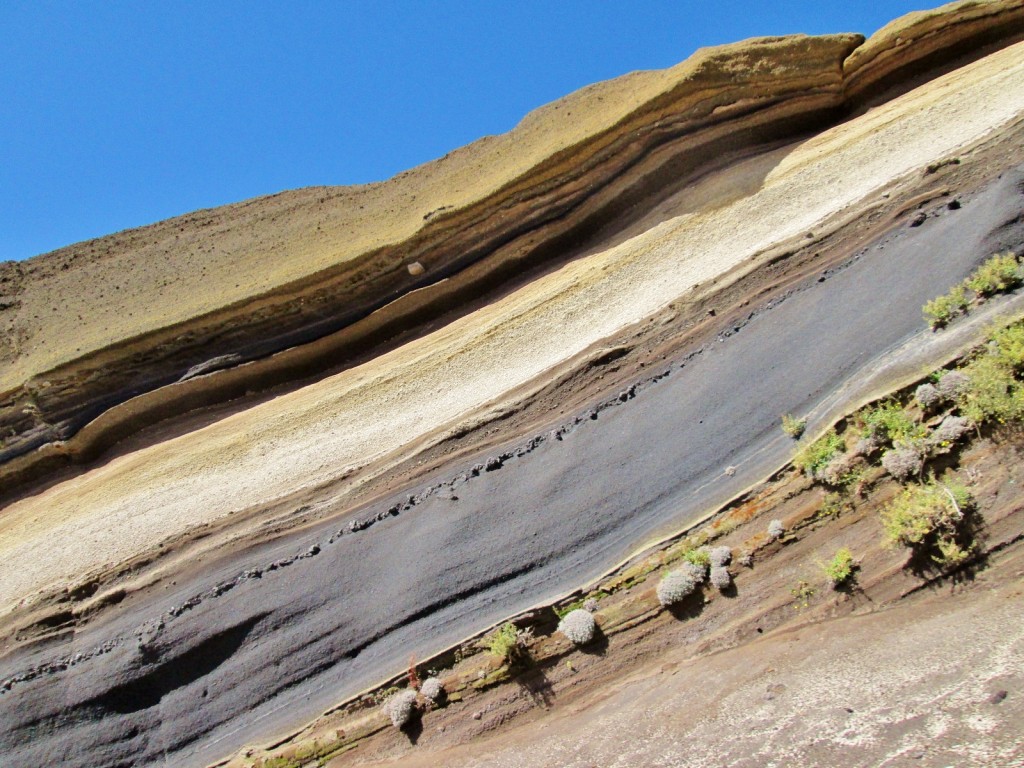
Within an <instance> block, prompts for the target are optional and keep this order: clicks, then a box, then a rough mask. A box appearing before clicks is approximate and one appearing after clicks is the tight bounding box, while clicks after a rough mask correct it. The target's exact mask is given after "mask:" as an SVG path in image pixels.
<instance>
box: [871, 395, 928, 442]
mask: <svg viewBox="0 0 1024 768" xmlns="http://www.w3.org/2000/svg"><path fill="white" fill-rule="evenodd" d="M860 419H861V422H862V423H863V425H864V429H863V434H864V436H865V437H867V436H869V435H877V436H879V437H882V438H884V439H885V440H886V441H887V442H890V443H895V442H897V441H901V442H910V441H913V440H919V439H921V438H923V437H925V436H926V435H927V434H928V430H927V429H926V428H925V427H924V426H922V425H921V424H918V423H917V422H916V421H914V419H913V417H911V415H910V414H909V413H907V412H906V411H905V410H904V409H903V406H902V405H900V404H899V403H898V402H896V401H895V400H887V401H885V402H884V403H879V404H878V405H875V406H873V407H871V408H868V409H866V410H865V411H863V412H862V413H861V414H860Z"/></svg>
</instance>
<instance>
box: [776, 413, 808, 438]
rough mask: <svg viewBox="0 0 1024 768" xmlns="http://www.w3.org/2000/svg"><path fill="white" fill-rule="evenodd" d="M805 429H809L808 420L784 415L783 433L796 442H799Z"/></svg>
mask: <svg viewBox="0 0 1024 768" xmlns="http://www.w3.org/2000/svg"><path fill="white" fill-rule="evenodd" d="M805 429H807V419H798V418H796V417H795V416H792V415H791V414H788V413H787V414H784V415H783V417H782V431H783V432H785V433H786V434H787V435H789V436H790V437H792V438H793V439H794V440H799V439H800V436H801V435H802V434H803V433H804V430H805Z"/></svg>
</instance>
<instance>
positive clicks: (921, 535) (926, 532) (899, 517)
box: [880, 479, 974, 547]
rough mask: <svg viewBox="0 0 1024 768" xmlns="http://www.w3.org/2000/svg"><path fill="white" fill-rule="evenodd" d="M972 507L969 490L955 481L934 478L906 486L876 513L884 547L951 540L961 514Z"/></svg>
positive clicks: (958, 526)
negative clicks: (946, 481) (878, 513)
mask: <svg viewBox="0 0 1024 768" xmlns="http://www.w3.org/2000/svg"><path fill="white" fill-rule="evenodd" d="M973 508H974V500H973V499H972V498H971V494H970V492H969V491H968V490H967V488H965V487H964V486H962V485H959V484H957V483H938V482H936V481H935V480H934V479H933V480H930V481H929V482H927V483H923V484H920V485H913V486H910V487H909V488H906V489H905V490H904V491H903V492H902V493H900V494H899V495H898V496H897V497H896V498H894V499H893V500H892V501H891V502H889V504H888V505H887V506H886V507H884V508H883V509H882V511H881V513H880V515H881V519H882V528H883V530H884V531H885V543H886V544H887V545H888V546H897V545H903V546H910V547H913V546H919V545H923V544H927V543H928V542H929V541H930V540H935V541H938V542H941V541H947V542H948V541H952V540H953V539H954V538H955V536H956V534H957V532H958V531H959V528H960V524H961V522H962V521H963V519H964V515H965V514H966V513H967V512H969V511H970V510H972V509H973Z"/></svg>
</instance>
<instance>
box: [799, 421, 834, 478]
mask: <svg viewBox="0 0 1024 768" xmlns="http://www.w3.org/2000/svg"><path fill="white" fill-rule="evenodd" d="M845 449H846V443H845V441H844V440H843V438H842V437H840V436H839V435H838V434H836V431H835V430H834V429H830V430H829V431H828V432H826V433H825V434H824V435H822V436H821V437H819V438H818V439H817V440H815V441H814V442H813V443H808V444H806V445H804V446H803V447H802V448H801V449H800V450H798V451H797V453H796V456H794V457H793V463H794V464H795V465H796V466H797V467H798V468H799V469H800V470H802V471H803V473H804V474H805V475H808V476H810V477H814V476H815V475H817V474H818V473H819V472H821V470H823V469H824V468H825V467H826V466H827V465H828V463H829V462H830V461H831V460H832V459H833V458H834V457H835V456H836V455H837V454H839V453H841V452H842V451H844V450H845Z"/></svg>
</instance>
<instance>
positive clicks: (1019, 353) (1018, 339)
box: [989, 321, 1024, 374]
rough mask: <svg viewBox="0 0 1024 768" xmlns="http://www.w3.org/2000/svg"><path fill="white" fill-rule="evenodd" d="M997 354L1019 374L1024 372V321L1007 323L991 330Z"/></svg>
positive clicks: (991, 337)
mask: <svg viewBox="0 0 1024 768" xmlns="http://www.w3.org/2000/svg"><path fill="white" fill-rule="evenodd" d="M989 340H990V341H991V342H992V345H993V347H994V351H995V354H996V356H997V357H998V358H999V359H1000V360H1001V361H1002V362H1003V363H1005V364H1006V365H1008V366H1009V367H1010V368H1012V369H1013V371H1014V372H1015V373H1017V374H1020V373H1022V372H1024V322H1021V321H1017V322H1016V323H1007V324H1004V325H1002V326H997V327H996V328H993V329H992V330H991V331H989Z"/></svg>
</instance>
